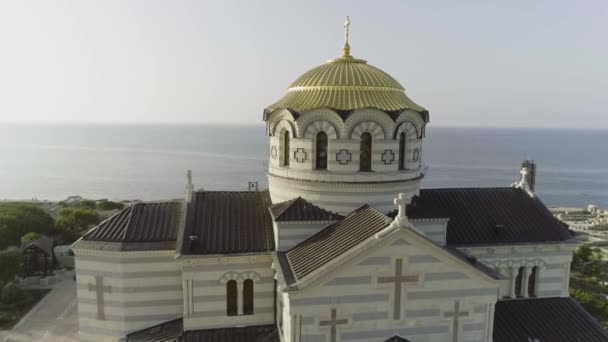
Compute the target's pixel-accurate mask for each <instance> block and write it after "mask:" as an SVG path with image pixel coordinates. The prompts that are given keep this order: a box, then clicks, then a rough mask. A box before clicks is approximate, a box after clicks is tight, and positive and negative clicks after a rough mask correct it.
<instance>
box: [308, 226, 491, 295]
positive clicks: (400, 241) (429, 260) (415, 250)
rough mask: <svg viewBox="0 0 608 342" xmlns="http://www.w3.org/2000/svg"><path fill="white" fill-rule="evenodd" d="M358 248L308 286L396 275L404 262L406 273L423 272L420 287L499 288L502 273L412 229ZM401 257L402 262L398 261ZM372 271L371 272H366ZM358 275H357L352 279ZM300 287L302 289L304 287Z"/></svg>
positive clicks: (400, 230) (394, 233)
mask: <svg viewBox="0 0 608 342" xmlns="http://www.w3.org/2000/svg"><path fill="white" fill-rule="evenodd" d="M356 250H357V247H355V248H354V251H352V254H350V255H349V256H348V257H347V258H345V259H343V260H335V261H334V262H333V263H332V265H331V266H333V267H330V268H327V269H325V270H323V272H321V274H315V276H316V279H308V280H307V281H306V282H303V284H304V285H307V284H310V286H311V287H315V286H324V285H329V286H335V285H338V284H344V283H348V282H349V281H351V280H353V281H356V279H358V280H359V281H362V282H363V278H362V277H365V279H366V281H367V280H368V279H371V280H373V279H372V278H374V277H379V274H380V273H385V274H386V276H390V275H391V273H393V274H392V275H393V276H395V274H394V273H395V272H396V268H397V263H400V264H401V266H400V267H401V269H402V272H403V274H406V273H409V270H408V268H410V269H411V270H412V272H413V273H417V274H420V275H421V276H420V279H419V282H418V286H420V287H421V288H423V287H424V286H425V285H432V287H435V286H437V287H441V288H446V287H450V286H446V284H447V283H448V282H452V283H453V286H456V287H458V286H462V287H463V288H471V287H483V288H492V289H494V288H497V287H498V285H497V282H496V278H497V277H498V276H499V275H498V274H496V273H494V272H493V271H492V270H490V269H487V268H485V267H483V266H482V265H476V264H471V263H470V262H469V261H468V260H467V259H466V256H465V255H464V254H462V252H459V251H457V250H451V249H447V248H443V247H441V246H438V245H436V244H434V243H433V242H432V241H430V240H428V239H427V238H425V237H423V236H421V235H419V234H418V233H416V232H414V231H412V230H410V229H407V228H405V229H403V228H401V229H397V230H395V231H393V232H392V233H390V234H389V235H387V236H385V237H384V238H382V239H381V240H379V241H378V242H377V243H375V244H369V245H367V246H365V247H364V248H361V249H360V250H359V253H357V251H356ZM398 260H401V261H398ZM366 270H367V271H369V272H366ZM352 277H355V278H352ZM456 284H460V285H456ZM304 287H305V286H303V287H300V288H304Z"/></svg>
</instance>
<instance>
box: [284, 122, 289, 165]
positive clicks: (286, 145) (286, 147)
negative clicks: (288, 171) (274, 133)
mask: <svg viewBox="0 0 608 342" xmlns="http://www.w3.org/2000/svg"><path fill="white" fill-rule="evenodd" d="M283 134H284V135H283V165H284V166H289V131H288V130H285V131H284V133H283Z"/></svg>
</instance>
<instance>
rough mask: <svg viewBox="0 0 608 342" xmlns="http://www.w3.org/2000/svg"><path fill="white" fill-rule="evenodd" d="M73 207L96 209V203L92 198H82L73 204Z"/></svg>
mask: <svg viewBox="0 0 608 342" xmlns="http://www.w3.org/2000/svg"><path fill="white" fill-rule="evenodd" d="M74 208H88V209H97V203H95V201H93V200H82V201H79V202H76V204H74Z"/></svg>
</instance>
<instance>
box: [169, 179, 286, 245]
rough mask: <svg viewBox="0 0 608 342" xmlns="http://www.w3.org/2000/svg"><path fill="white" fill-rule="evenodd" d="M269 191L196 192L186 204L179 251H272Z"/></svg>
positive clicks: (272, 239)
mask: <svg viewBox="0 0 608 342" xmlns="http://www.w3.org/2000/svg"><path fill="white" fill-rule="evenodd" d="M270 204H271V202H270V195H269V194H268V191H259V192H258V191H250V192H228V191H199V192H196V193H195V194H194V196H193V200H192V203H190V204H189V207H188V218H187V220H186V227H185V229H184V234H183V236H182V239H183V242H182V248H181V253H182V254H184V255H189V254H228V253H252V252H266V251H272V250H274V238H273V230H272V219H271V217H270V213H269V212H268V206H269V205H270Z"/></svg>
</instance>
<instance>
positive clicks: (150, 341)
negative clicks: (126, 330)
mask: <svg viewBox="0 0 608 342" xmlns="http://www.w3.org/2000/svg"><path fill="white" fill-rule="evenodd" d="M182 331H183V319H182V318H179V319H176V320H172V321H168V322H164V323H161V324H158V325H155V326H152V327H149V328H146V329H143V330H139V331H135V332H132V333H130V334H128V335H127V341H126V342H174V341H177V339H178V338H179V337H180V336H181V335H182Z"/></svg>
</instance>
